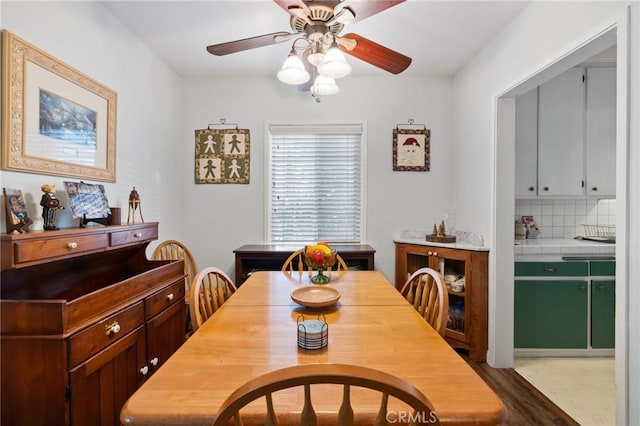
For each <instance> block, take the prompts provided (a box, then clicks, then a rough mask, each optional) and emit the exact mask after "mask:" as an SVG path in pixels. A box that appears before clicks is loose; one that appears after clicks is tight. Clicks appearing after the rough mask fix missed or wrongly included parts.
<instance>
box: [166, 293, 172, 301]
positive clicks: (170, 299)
mask: <svg viewBox="0 0 640 426" xmlns="http://www.w3.org/2000/svg"><path fill="white" fill-rule="evenodd" d="M167 300H168V301H169V302H171V301H172V300H173V293H170V294H168V295H167Z"/></svg>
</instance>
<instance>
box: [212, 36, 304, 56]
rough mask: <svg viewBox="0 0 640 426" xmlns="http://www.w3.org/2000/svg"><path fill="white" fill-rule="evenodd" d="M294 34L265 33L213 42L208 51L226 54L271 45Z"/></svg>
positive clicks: (217, 54) (219, 54) (214, 53)
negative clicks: (223, 41) (224, 41)
mask: <svg viewBox="0 0 640 426" xmlns="http://www.w3.org/2000/svg"><path fill="white" fill-rule="evenodd" d="M292 35H293V34H291V33H286V32H279V33H271V34H265V35H261V36H256V37H249V38H244V39H242V40H235V41H228V42H226V43H219V44H212V45H211V46H207V51H208V52H209V53H211V54H212V55H216V56H224V55H228V54H230V53H236V52H242V51H243V50H249V49H255V48H256V47H263V46H270V45H272V44H276V43H280V42H283V41H286V40H288V39H290V38H291V36H292Z"/></svg>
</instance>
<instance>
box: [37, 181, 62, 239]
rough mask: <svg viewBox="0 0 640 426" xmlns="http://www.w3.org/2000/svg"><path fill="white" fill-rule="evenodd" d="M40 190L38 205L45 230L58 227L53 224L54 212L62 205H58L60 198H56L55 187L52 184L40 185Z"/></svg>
mask: <svg viewBox="0 0 640 426" xmlns="http://www.w3.org/2000/svg"><path fill="white" fill-rule="evenodd" d="M40 189H41V190H42V192H44V194H42V198H41V199H40V205H41V206H42V218H43V219H44V229H45V231H54V230H57V229H59V228H58V227H57V226H56V225H55V221H56V214H57V213H58V210H60V209H63V208H64V207H63V206H61V205H60V200H58V199H57V198H56V187H55V186H53V185H48V184H45V185H42V186H41V187H40Z"/></svg>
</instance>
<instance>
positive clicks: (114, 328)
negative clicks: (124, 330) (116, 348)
mask: <svg viewBox="0 0 640 426" xmlns="http://www.w3.org/2000/svg"><path fill="white" fill-rule="evenodd" d="M118 332H120V324H118V321H114V322H113V324H110V325H108V326H106V332H105V334H106V335H107V336H109V335H111V334H117V333H118Z"/></svg>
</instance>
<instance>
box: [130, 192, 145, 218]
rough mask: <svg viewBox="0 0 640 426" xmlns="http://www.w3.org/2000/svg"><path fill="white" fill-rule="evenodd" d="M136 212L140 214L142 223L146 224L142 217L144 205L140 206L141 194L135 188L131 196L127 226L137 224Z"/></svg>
mask: <svg viewBox="0 0 640 426" xmlns="http://www.w3.org/2000/svg"><path fill="white" fill-rule="evenodd" d="M136 210H137V211H138V213H140V221H141V222H142V223H144V218H143V217H142V205H141V204H140V194H138V191H136V187H135V186H134V187H133V189H132V190H131V193H130V194H129V213H128V214H127V225H129V224H131V223H133V224H135V223H136Z"/></svg>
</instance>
